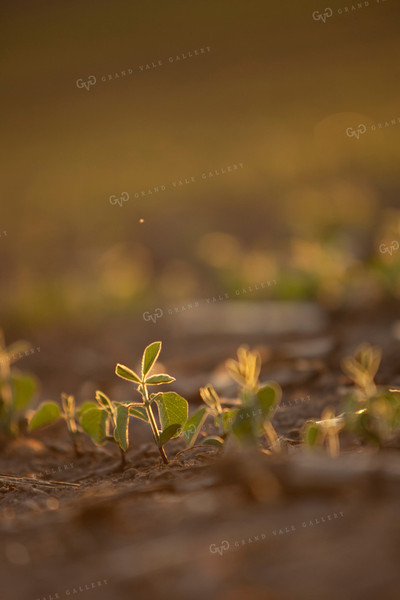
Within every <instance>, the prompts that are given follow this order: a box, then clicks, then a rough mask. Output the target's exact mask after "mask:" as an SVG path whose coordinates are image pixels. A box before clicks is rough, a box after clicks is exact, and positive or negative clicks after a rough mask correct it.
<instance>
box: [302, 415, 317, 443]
mask: <svg viewBox="0 0 400 600" xmlns="http://www.w3.org/2000/svg"><path fill="white" fill-rule="evenodd" d="M319 436H320V427H319V425H318V424H317V423H314V422H313V421H310V422H308V423H306V424H305V426H304V432H303V439H304V443H305V444H307V446H310V447H311V448H312V447H314V446H315V445H316V444H317V441H318V438H319Z"/></svg>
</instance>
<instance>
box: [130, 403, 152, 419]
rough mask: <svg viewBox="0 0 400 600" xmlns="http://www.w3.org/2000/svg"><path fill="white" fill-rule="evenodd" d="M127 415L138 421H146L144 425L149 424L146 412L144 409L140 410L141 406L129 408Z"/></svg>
mask: <svg viewBox="0 0 400 600" xmlns="http://www.w3.org/2000/svg"><path fill="white" fill-rule="evenodd" d="M129 414H130V415H132V417H136V418H137V419H140V420H141V421H146V423H148V422H149V418H148V416H147V411H146V409H145V408H144V407H143V408H142V407H141V406H130V407H129Z"/></svg>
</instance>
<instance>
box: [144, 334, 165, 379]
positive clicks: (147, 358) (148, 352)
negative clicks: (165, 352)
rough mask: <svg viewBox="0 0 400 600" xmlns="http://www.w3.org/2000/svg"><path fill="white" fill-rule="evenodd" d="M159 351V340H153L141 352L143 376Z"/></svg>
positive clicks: (151, 365) (152, 364)
mask: <svg viewBox="0 0 400 600" xmlns="http://www.w3.org/2000/svg"><path fill="white" fill-rule="evenodd" d="M160 351H161V342H153V343H152V344H150V345H149V346H147V348H145V351H144V352H143V358H142V375H143V377H145V376H146V375H147V373H148V372H149V371H150V369H151V368H152V367H153V366H154V363H155V362H156V360H157V358H158V355H159V354H160Z"/></svg>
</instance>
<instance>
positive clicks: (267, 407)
mask: <svg viewBox="0 0 400 600" xmlns="http://www.w3.org/2000/svg"><path fill="white" fill-rule="evenodd" d="M281 397H282V390H281V388H280V386H279V385H278V384H277V383H274V382H268V383H264V384H262V386H261V387H260V388H259V389H258V391H257V399H258V404H259V406H260V408H261V412H262V416H263V418H264V419H271V417H272V416H273V414H274V412H275V410H276V408H277V406H278V404H279V402H280V400H281Z"/></svg>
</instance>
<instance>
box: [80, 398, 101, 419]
mask: <svg viewBox="0 0 400 600" xmlns="http://www.w3.org/2000/svg"><path fill="white" fill-rule="evenodd" d="M89 408H98V406H97V404H96V402H92V401H91V400H86V402H83V404H81V405H80V406H78V409H77V414H78V416H81V415H82V414H83V413H84V412H85V410H89Z"/></svg>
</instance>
